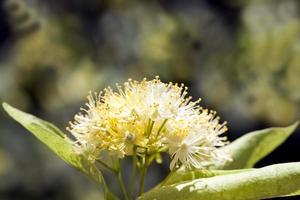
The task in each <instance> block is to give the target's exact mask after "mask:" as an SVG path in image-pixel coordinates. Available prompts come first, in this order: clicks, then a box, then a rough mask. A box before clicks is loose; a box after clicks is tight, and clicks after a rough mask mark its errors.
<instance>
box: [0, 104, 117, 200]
mask: <svg viewBox="0 0 300 200" xmlns="http://www.w3.org/2000/svg"><path fill="white" fill-rule="evenodd" d="M3 108H4V110H5V111H6V112H7V113H8V114H9V115H10V116H11V117H12V118H13V119H15V120H16V121H17V122H19V123H20V124H21V125H22V126H24V127H25V128H26V129H27V130H28V131H30V132H31V133H32V134H33V135H34V136H35V137H36V138H38V139H39V140H40V141H41V142H43V143H44V144H46V145H47V146H48V147H49V148H50V149H51V150H52V151H53V152H54V153H55V154H56V155H58V156H59V157H60V158H61V159H62V160H64V161H65V162H67V163H68V164H69V165H71V166H73V167H75V168H76V169H78V170H80V171H81V172H83V173H84V174H86V175H87V176H88V177H90V178H91V179H93V180H94V181H95V182H96V183H97V184H98V185H101V186H105V182H104V178H103V176H102V174H101V172H100V171H99V170H98V168H97V167H96V166H95V165H94V164H92V163H91V162H89V161H88V160H87V159H86V158H85V157H84V156H82V155H79V154H76V153H75V152H74V151H73V148H72V145H71V144H70V143H69V142H68V141H67V138H66V136H65V134H64V133H63V132H62V131H61V130H59V129H58V128H57V127H55V126H54V125H53V124H51V123H49V122H47V121H44V120H42V119H39V118H37V117H35V116H33V115H30V114H27V113H25V112H22V111H20V110H18V109H16V108H14V107H12V106H10V105H9V104H7V103H3ZM104 188H106V187H104ZM105 193H106V194H107V195H108V196H110V198H111V199H114V198H112V197H113V196H112V195H111V194H110V193H109V191H105Z"/></svg>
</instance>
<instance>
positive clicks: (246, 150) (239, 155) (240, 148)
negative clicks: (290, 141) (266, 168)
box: [216, 122, 299, 169]
mask: <svg viewBox="0 0 300 200" xmlns="http://www.w3.org/2000/svg"><path fill="white" fill-rule="evenodd" d="M298 124H299V123H298V122H296V123H294V124H293V125H291V126H288V127H275V128H268V129H263V130H258V131H254V132H250V133H248V134H246V135H244V136H242V137H240V138H238V139H237V140H235V141H233V142H232V143H231V144H229V145H227V146H225V147H223V148H224V150H226V151H229V152H230V153H231V155H232V158H233V161H232V162H227V163H225V164H224V165H220V166H217V167H216V168H217V169H243V168H252V167H253V166H254V165H255V164H256V163H257V162H258V161H260V160H261V159H262V158H264V157H265V156H267V155H268V154H269V153H271V152H272V151H273V150H274V149H276V148H277V147H278V146H279V145H281V144H282V143H283V142H284V141H285V140H286V139H287V138H288V137H289V136H290V135H291V134H292V133H293V132H294V130H295V129H296V128H297V126H298Z"/></svg>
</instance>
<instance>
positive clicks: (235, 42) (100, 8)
mask: <svg viewBox="0 0 300 200" xmlns="http://www.w3.org/2000/svg"><path fill="white" fill-rule="evenodd" d="M299 14H300V5H299V1H296V0H260V1H259V0H198V1H196V0H194V1H192V0H191V1H180V0H160V1H158V0H154V1H153V0H152V1H150V0H148V1H147V0H140V1H134V0H127V1H123V0H110V1H109V0H85V1H82V0H60V1H51V0H49V1H47V0H42V1H41V0H40V1H38V0H26V1H25V0H3V1H1V9H0V100H1V102H2V101H7V102H9V103H10V104H12V105H14V106H16V107H18V108H20V109H22V110H25V111H27V112H30V113H33V114H35V115H37V116H39V117H41V118H44V119H47V120H49V121H51V122H53V123H55V124H56V125H57V126H58V127H60V128H61V129H63V130H64V129H65V128H64V127H66V126H67V123H68V121H69V120H71V119H72V117H73V115H74V114H75V113H76V112H77V111H78V110H79V107H80V105H83V102H84V101H85V96H86V95H87V94H88V91H89V90H95V91H99V90H101V89H103V88H104V87H106V86H107V85H113V84H114V83H115V82H119V83H122V82H123V81H124V80H127V79H128V78H129V77H131V78H134V79H138V80H141V79H142V78H143V77H147V78H149V79H151V78H154V76H155V75H160V77H161V79H162V80H163V81H167V82H168V81H173V82H183V83H185V84H186V85H188V86H189V88H190V93H191V94H192V96H193V97H201V98H202V99H203V100H202V105H203V106H204V107H208V108H210V109H214V110H217V111H218V113H219V115H220V116H221V119H222V120H226V121H228V127H229V131H228V136H229V138H230V140H234V139H235V138H237V137H239V136H241V135H243V134H245V133H247V132H249V131H253V130H256V129H262V128H266V127H270V126H284V125H289V124H291V123H293V122H294V121H296V120H299V118H300V117H299V116H300V90H299V86H300V78H299V77H300V56H299V55H300V37H299V36H300V21H299V19H300V18H299ZM299 141H300V133H299V129H298V131H297V132H296V133H295V134H293V135H292V136H291V137H290V138H289V139H288V140H287V142H286V143H284V144H283V145H282V146H280V147H279V148H278V149H276V150H275V151H274V152H273V153H272V154H271V155H269V156H268V157H266V158H265V159H263V160H262V161H260V162H259V163H258V164H257V167H261V166H265V165H270V164H274V163H282V162H295V161H299V158H300V157H299V153H298V152H299ZM166 173H168V166H167V163H165V164H164V165H163V166H159V167H154V168H153V169H152V173H151V174H150V176H149V177H151V180H150V179H149V181H148V183H147V185H148V188H149V187H150V186H153V185H154V184H155V183H157V182H158V181H159V180H161V179H162V178H163V177H164V176H165V175H166ZM109 185H111V187H114V182H113V181H111V182H109ZM99 193H100V192H99V190H98V189H97V188H96V186H94V185H93V183H91V182H90V181H89V180H88V179H87V178H85V177H84V176H82V175H81V174H79V173H78V172H77V171H76V170H74V169H71V168H70V167H68V166H67V165H66V164H64V163H63V162H62V161H60V160H59V159H58V158H57V157H56V156H54V155H52V153H51V152H49V151H48V149H47V148H46V147H44V146H43V145H42V144H40V143H39V142H38V141H37V140H36V139H35V138H34V137H33V136H31V135H30V134H28V133H27V132H26V131H25V130H24V129H22V128H21V127H20V126H19V125H17V124H16V123H15V122H13V121H12V120H11V119H9V118H8V116H7V115H6V114H5V113H4V111H3V110H2V109H1V110H0V199H1V200H2V199H3V200H13V199H23V200H26V199H30V200H35V199H57V200H58V199H79V200H85V199H86V200H93V199H99V197H98V196H99V195H100V194H99ZM286 199H298V198H297V197H294V198H286Z"/></svg>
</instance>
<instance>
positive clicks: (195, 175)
mask: <svg viewBox="0 0 300 200" xmlns="http://www.w3.org/2000/svg"><path fill="white" fill-rule="evenodd" d="M250 170H252V169H237V170H205V169H195V170H188V171H183V170H179V171H176V172H174V173H172V174H170V175H169V176H168V177H167V178H166V179H165V180H164V181H163V182H162V183H161V184H160V186H166V185H172V184H175V183H180V182H183V181H191V180H194V179H199V178H208V177H213V176H221V175H226V174H236V173H241V172H245V171H250Z"/></svg>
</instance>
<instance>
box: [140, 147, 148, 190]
mask: <svg viewBox="0 0 300 200" xmlns="http://www.w3.org/2000/svg"><path fill="white" fill-rule="evenodd" d="M147 168H148V155H147V152H146V154H145V160H144V163H143V165H142V166H141V171H140V172H141V173H140V188H139V196H140V195H141V194H142V193H143V192H144V188H145V177H146V173H147Z"/></svg>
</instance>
